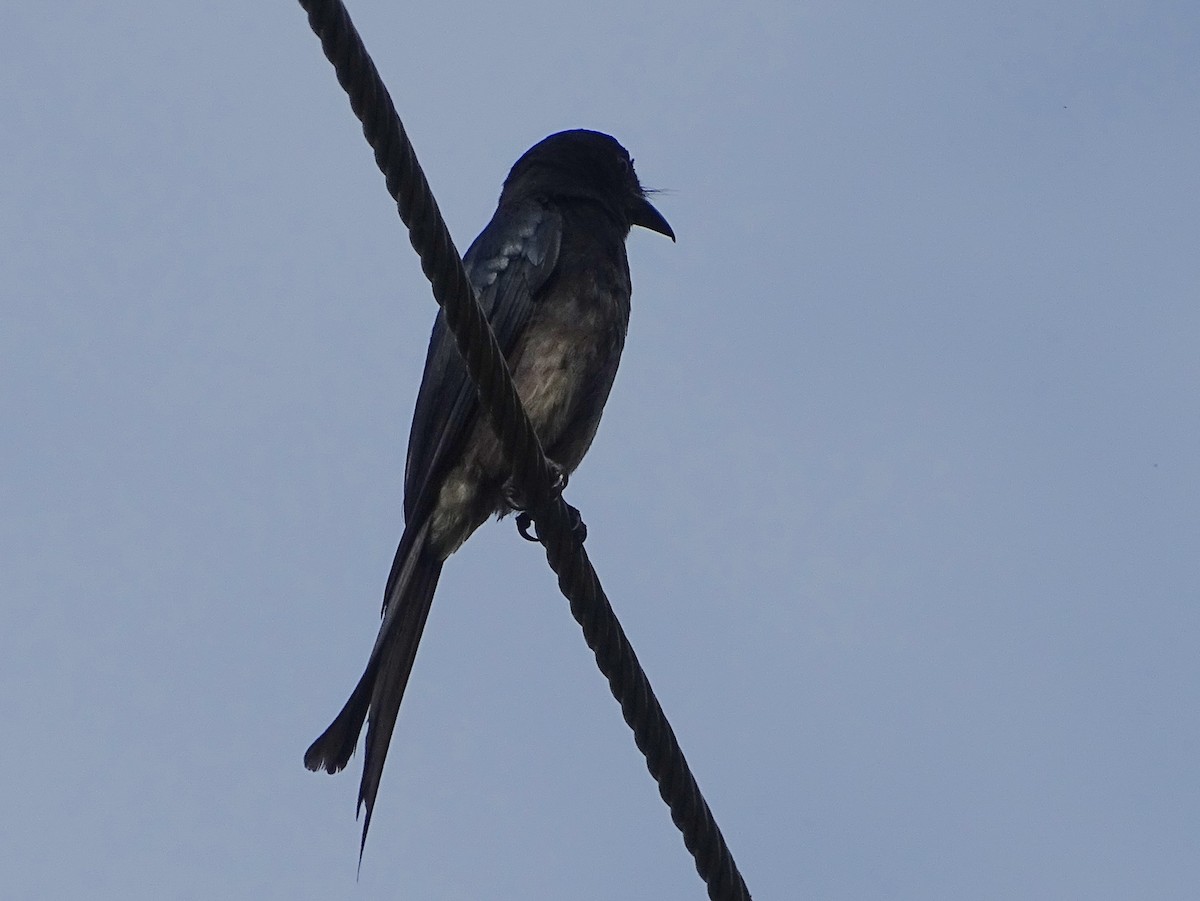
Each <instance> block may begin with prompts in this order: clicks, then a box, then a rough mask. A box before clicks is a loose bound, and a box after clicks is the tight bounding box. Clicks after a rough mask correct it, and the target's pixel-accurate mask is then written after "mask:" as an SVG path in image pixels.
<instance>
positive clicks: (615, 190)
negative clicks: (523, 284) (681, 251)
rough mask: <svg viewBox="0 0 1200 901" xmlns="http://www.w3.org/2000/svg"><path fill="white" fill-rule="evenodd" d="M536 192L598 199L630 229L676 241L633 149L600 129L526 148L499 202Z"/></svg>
mask: <svg viewBox="0 0 1200 901" xmlns="http://www.w3.org/2000/svg"><path fill="white" fill-rule="evenodd" d="M537 195H542V196H545V197H547V198H550V199H554V200H570V199H575V200H591V201H595V202H598V203H601V204H602V205H604V206H605V207H606V208H608V209H609V210H611V211H612V212H613V213H614V214H616V215H617V216H618V217H619V218H620V219H621V220H622V221H624V222H625V223H626V225H627V226H628V227H632V226H634V225H640V226H641V227H642V228H648V229H650V231H655V232H658V233H659V234H660V235H666V236H667V237H668V238H670V239H671V240H672V241H674V240H675V232H673V231H672V230H671V226H670V225H668V224H667V220H666V219H664V218H663V215H662V213H660V212H659V211H658V210H657V209H655V208H654V205H653V204H652V203H650V201H649V200H647V199H646V189H645V188H643V187H642V185H641V182H639V181H638V177H637V173H636V172H634V171H633V160H632V159H631V158H630V156H629V151H628V150H626V149H625V148H624V147H622V146H621V145H620V143H618V141H617V140H616V138H613V137H611V136H610V135H606V134H603V133H602V132H598V131H587V130H586V129H582V128H580V129H575V130H572V131H560V132H558V133H557V134H553V135H550V137H548V138H545V139H543V140H541V141H539V142H538V143H537V144H534V145H533V146H532V147H530V148H529V149H528V150H527V151H525V153H524V155H522V157H521V158H520V159H519V160H517V162H516V164H515V165H514V166H513V167H512V171H511V172H509V174H508V178H507V179H505V181H504V190H503V192H502V194H501V200H503V199H504V198H505V197H513V198H516V197H529V196H537Z"/></svg>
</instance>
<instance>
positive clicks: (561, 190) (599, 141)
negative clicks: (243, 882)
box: [304, 130, 675, 855]
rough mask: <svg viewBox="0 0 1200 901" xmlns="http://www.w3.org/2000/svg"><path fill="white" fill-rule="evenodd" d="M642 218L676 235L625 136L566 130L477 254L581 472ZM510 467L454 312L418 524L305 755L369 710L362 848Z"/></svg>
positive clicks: (539, 148) (416, 450)
mask: <svg viewBox="0 0 1200 901" xmlns="http://www.w3.org/2000/svg"><path fill="white" fill-rule="evenodd" d="M635 225H640V226H642V227H643V228H648V229H650V230H651V231H656V232H658V233H660V234H663V235H666V236H668V237H669V238H671V240H675V234H674V232H672V231H671V226H669V225H668V224H667V220H666V219H664V218H663V217H662V214H661V213H659V212H658V210H656V209H655V208H654V207H653V206H652V205H651V203H650V202H649V201H648V200H647V199H646V191H645V190H644V189H643V188H642V186H641V184H640V183H639V182H638V178H637V175H636V174H635V173H634V171H633V160H632V159H630V157H629V153H628V151H626V150H625V148H624V147H622V146H621V145H620V144H619V143H617V141H616V140H615V139H614V138H612V137H610V136H608V135H606V134H601V133H599V132H595V131H584V130H576V131H564V132H560V133H558V134H554V135H551V136H550V137H548V138H546V139H545V140H543V141H541V142H540V143H538V144H536V145H534V146H533V147H532V148H530V149H529V150H528V151H526V153H525V154H524V156H522V157H521V158H520V159H519V160H517V162H516V165H514V166H513V168H512V171H511V172H509V174H508V178H507V179H505V182H504V187H503V189H502V190H501V192H500V202H499V205H498V206H497V208H496V213H495V215H493V216H492V220H491V222H489V223H488V225H487V227H486V228H484V230H483V231H482V232H481V233H480V235H479V237H478V238H476V239H475V241H474V243H472V244H471V247H470V249H469V250H468V251H467V254H466V256H465V257H464V258H463V262H464V264H465V266H466V270H467V274H468V276H469V277H470V279H471V284H472V285H473V286H474V288H475V291H476V293H477V294H478V296H479V302H480V304H481V305H482V307H483V310H484V312H485V313H486V314H487V317H488V321H489V322H490V323H491V326H492V329H493V330H494V331H495V333H496V338H497V340H498V341H499V343H500V347H501V349H502V350H503V351H504V354H505V358H506V359H507V360H508V365H509V368H510V369H511V371H512V375H513V380H514V381H515V382H516V386H517V392H518V394H519V395H520V397H521V400H522V402H523V403H524V405H525V409H526V411H528V413H529V417H530V419H531V420H532V423H533V427H534V430H535V431H536V432H537V434H538V437H539V438H540V439H541V442H542V446H543V447H544V448H545V451H546V455H547V456H548V457H549V458H550V460H551V461H552V462H554V463H555V464H557V466H558V467H560V468H561V470H562V472H563V473H564V474H567V475H569V474H570V473H571V472H573V471H574V469H575V467H577V466H578V465H579V462H580V460H582V459H583V455H584V454H585V453H586V452H587V449H588V447H589V446H590V445H591V443H592V438H593V437H594V436H595V434H596V427H597V426H598V425H599V423H600V414H601V412H602V411H603V410H604V403H605V401H606V400H607V399H608V393H609V389H610V388H611V387H612V383H613V378H614V377H615V376H616V373H617V363H618V362H619V360H620V357H621V350H622V348H623V347H624V344H625V332H626V330H627V328H628V326H629V295H630V291H631V286H630V279H629V261H628V259H627V257H626V255H625V238H626V237H627V236H628V235H629V231H630V229H631V228H632V227H633V226H635ZM508 476H509V472H508V470H507V469H506V468H505V464H504V461H503V459H502V457H501V454H500V449H499V445H498V442H497V440H496V437H495V434H494V433H493V431H492V429H491V426H490V425H489V424H488V423H487V422H486V417H485V416H484V415H483V414H482V412H481V411H480V410H479V406H478V402H477V400H476V396H475V389H474V387H473V386H472V384H471V381H470V379H469V377H468V376H467V372H466V369H465V367H464V365H463V362H462V360H461V358H460V357H459V355H458V350H457V348H456V347H455V345H454V338H453V336H452V335H450V333H449V332H448V331H447V328H446V324H445V321H444V318H443V316H442V315H441V314H440V313H439V314H438V317H437V320H436V322H435V323H434V326H433V337H432V338H431V339H430V342H429V352H428V355H427V356H426V359H425V374H424V376H423V378H422V381H421V389H420V391H419V393H418V394H417V405H416V410H415V412H414V413H413V423H412V431H411V433H410V434H409V439H408V460H407V464H406V467H405V472H404V519H405V527H404V534H403V536H402V537H401V538H400V546H399V548H397V550H396V558H395V561H394V562H393V564H392V571H391V574H390V575H389V576H388V581H387V587H386V588H385V590H384V601H383V623H382V625H381V626H380V628H379V636H378V637H377V638H376V639H375V646H374V647H373V648H372V650H371V656H370V658H369V659H368V660H367V666H366V670H365V671H364V672H363V674H362V678H360V679H359V680H358V685H356V686H355V688H354V691H353V693H352V694H351V695H350V700H348V701H347V702H346V705H345V706H344V707H343V708H342V711H341V713H339V714H338V715H337V718H336V719H335V720H334V721H333V723H332V724H331V725H330V726H329V728H328V729H326V730H325V731H324V733H322V734H321V737H320V738H318V739H317V740H316V741H315V742H313V744H312V747H310V748H309V749H308V752H307V753H306V754H305V755H304V765H305V766H307V767H308V768H309V769H310V770H314V771H315V770H325V771H326V772H329V773H336V772H338V771H339V770H341V769H342V768H343V767H345V766H346V764H347V763H348V762H349V760H350V757H351V755H352V754H353V753H354V747H355V745H356V744H357V742H358V737H359V733H360V732H361V731H362V727H363V722H364V721H365V720H367V719H368V717H369V719H370V723H369V725H368V727H367V740H366V752H365V758H364V761H363V775H362V782H361V784H360V785H359V790H358V806H359V809H360V810H361V808H362V806H363V805H364V804H365V805H366V809H367V813H366V817H365V819H364V821H363V834H362V843H361V844H360V846H359V852H360V855H361V851H362V848H363V847H364V846H365V844H366V840H367V830H368V829H369V828H370V825H371V812H372V810H373V808H374V806H375V795H376V793H377V792H378V790H379V779H380V775H381V773H382V772H383V762H384V758H385V757H386V756H387V750H388V742H389V741H390V739H391V735H392V728H393V727H394V726H395V723H396V715H397V713H398V711H399V709H400V701H401V699H402V697H403V696H404V689H405V686H406V685H407V684H408V676H409V673H410V672H411V671H412V665H413V659H414V658H415V657H416V653H417V644H418V643H419V642H420V640H421V632H422V630H423V629H424V628H425V619H426V617H427V616H428V614H429V606H430V603H431V602H432V600H433V593H434V589H435V588H436V587H437V581H438V576H439V575H440V573H441V571H442V564H443V563H444V562H445V561H446V558H447V557H449V556H450V555H451V554H452V553H454V551H455V550H457V549H458V547H459V546H460V545H461V544H462V543H463V542H464V541H466V540H467V538H468V537H469V536H470V535H471V533H472V532H474V531H475V530H476V529H477V528H479V526H480V525H481V524H482V523H483V522H484V520H486V519H487V518H488V516H490V515H491V514H493V513H495V514H498V515H501V516H502V515H504V514H505V513H508V512H510V511H511V510H512V509H513V503H514V502H513V500H512V497H511V492H510V491H509V490H508V489H507V488H506V482H507V479H508Z"/></svg>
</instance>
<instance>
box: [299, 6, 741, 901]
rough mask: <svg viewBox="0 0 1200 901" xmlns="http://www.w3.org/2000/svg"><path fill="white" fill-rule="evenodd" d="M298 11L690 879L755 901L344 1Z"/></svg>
mask: <svg viewBox="0 0 1200 901" xmlns="http://www.w3.org/2000/svg"><path fill="white" fill-rule="evenodd" d="M300 5H301V6H303V7H304V9H305V11H306V12H307V13H308V21H309V25H310V26H311V27H312V30H313V31H314V32H315V33H316V35H317V37H319V38H320V40H321V46H322V48H323V49H324V51H325V55H326V57H328V59H329V61H330V62H331V63H332V64H333V67H334V70H335V71H336V72H337V78H338V82H339V83H340V84H341V86H342V88H343V89H344V90H345V91H346V94H347V95H348V96H349V98H350V106H351V108H352V109H353V110H354V114H355V115H356V116H358V118H359V120H360V121H361V122H362V126H363V134H364V135H365V136H366V138H367V142H368V143H369V144H370V145H371V147H372V149H373V150H374V151H375V162H376V164H377V165H378V166H379V169H380V171H381V172H383V174H384V178H385V179H386V182H387V188H388V193H389V194H391V196H392V197H393V198H394V199H395V201H396V206H397V208H398V210H399V212H400V218H401V220H403V222H404V224H405V225H406V226H407V227H408V230H409V240H410V241H411V242H412V246H413V249H414V250H416V251H417V254H418V255H419V256H420V258H421V269H422V270H423V271H424V272H425V276H426V277H427V278H428V279H429V282H430V284H431V285H432V287H433V296H434V298H435V299H436V300H437V302H438V304H439V305H440V306H441V307H442V309H443V311H444V313H445V317H446V324H447V325H448V326H449V327H450V330H451V332H453V334H454V339H455V342H456V344H457V346H458V350H459V353H460V354H461V355H462V357H463V360H464V362H465V363H466V366H467V371H468V372H469V373H470V375H471V379H472V381H473V382H474V383H475V387H476V390H477V391H478V393H479V401H480V405H481V406H482V407H483V409H484V410H485V411H486V412H487V416H488V418H489V421H490V422H491V424H492V427H493V429H494V430H495V432H496V435H497V437H498V438H499V440H500V445H501V447H502V448H503V450H504V454H505V456H506V458H507V459H508V461H509V464H510V466H511V467H512V469H513V474H514V477H515V482H516V485H517V487H518V489H519V490H520V491H521V492H522V493H523V496H524V497H527V498H530V499H531V500H532V503H531V508H530V512H531V514H532V516H533V519H534V521H535V523H536V527H537V535H538V539H539V540H540V541H541V542H542V544H543V545H544V547H545V549H546V559H547V560H548V561H549V563H550V566H551V568H552V569H553V570H554V572H555V573H556V574H557V576H558V584H559V588H560V590H561V591H562V593H563V595H564V596H565V597H566V598H567V599H568V600H569V601H570V604H571V614H572V615H573V616H574V617H575V619H576V621H577V622H578V623H579V625H580V627H581V628H582V630H583V634H584V639H585V640H586V641H587V644H588V647H589V648H591V649H592V652H593V653H594V654H595V656H596V663H597V665H598V666H599V668H600V671H601V672H602V673H603V674H604V676H605V678H607V679H608V684H609V688H610V689H611V690H612V693H613V697H615V698H616V699H617V701H618V702H619V703H620V705H621V712H622V714H623V715H624V717H625V722H626V723H628V724H629V726H630V728H631V729H632V730H633V734H634V740H635V742H636V743H637V746H638V748H639V749H640V750H641V752H642V754H643V755H644V756H645V758H646V767H647V769H649V771H650V774H651V776H653V777H654V780H655V781H656V782H657V783H658V791H659V794H660V795H661V796H662V798H663V800H664V801H665V802H666V803H667V806H668V807H669V808H670V809H671V819H672V820H673V821H674V823H675V825H676V827H678V829H679V831H680V832H681V833H682V834H683V841H684V845H685V846H686V847H687V849H688V851H690V852H691V854H692V856H693V858H694V859H695V862H696V870H697V872H698V873H699V874H700V877H701V878H702V879H703V880H704V882H705V884H706V885H707V886H708V896H709V898H710V899H712V901H749V899H750V892H749V890H748V889H747V888H746V884H745V882H744V881H743V879H742V876H741V873H739V872H738V869H737V865H736V864H735V863H734V861H733V855H732V854H731V853H730V851H729V848H728V846H727V845H726V843H725V839H724V837H723V836H722V835H721V830H720V829H719V828H718V826H717V824H716V821H715V820H714V819H713V816H712V812H711V811H710V810H709V808H708V804H707V803H706V802H705V800H704V796H703V795H701V793H700V788H699V786H698V785H697V784H696V780H695V777H693V776H692V773H691V770H690V769H689V768H688V765H687V761H686V760H685V759H684V756H683V751H682V750H681V749H680V747H679V742H678V741H677V740H676V738H675V733H674V731H673V730H672V729H671V725H670V723H668V722H667V718H666V715H665V714H664V713H663V710H662V707H661V706H660V705H659V703H658V700H657V698H655V696H654V691H653V689H651V687H650V682H649V680H648V679H647V678H646V674H645V673H644V672H643V671H642V667H641V664H640V663H638V659H637V656H636V655H635V654H634V652H633V648H632V646H631V645H630V644H629V639H628V638H626V636H625V632H624V630H623V629H622V628H621V624H620V623H619V622H618V621H617V618H616V614H614V613H613V610H612V607H611V605H610V604H609V602H608V598H607V597H606V596H605V594H604V589H603V588H602V587H601V585H600V579H599V577H598V576H597V575H596V571H595V570H594V569H593V568H592V564H591V561H590V560H589V559H588V556H587V552H586V551H585V550H584V548H583V545H582V544H581V543H580V540H579V538H578V537H577V532H576V530H575V528H574V527H575V525H576V521H575V520H574V518H573V516H572V512H571V510H570V508H569V507H568V506H567V504H566V502H565V501H564V500H563V499H562V497H561V496H560V495H559V494H558V490H557V485H556V481H557V480H556V477H555V475H554V473H553V470H552V469H551V467H550V464H549V462H548V461H547V460H546V456H545V453H544V452H543V450H542V446H541V443H540V442H539V441H538V437H537V435H536V434H535V433H534V430H533V426H532V425H531V424H530V422H529V417H528V416H526V414H525V410H524V408H523V407H522V406H521V402H520V399H519V398H518V396H517V392H516V388H515V387H514V386H513V382H512V377H511V375H510V373H509V371H508V365H507V363H506V362H505V360H504V355H503V354H502V353H501V352H500V347H499V345H498V344H497V343H496V337H495V335H493V334H492V330H491V328H490V327H489V326H488V323H487V319H486V318H485V317H484V314H483V311H482V310H481V309H480V307H479V303H478V300H477V299H476V297H475V292H474V291H473V290H472V288H471V284H470V282H469V281H468V279H467V275H466V272H465V271H464V270H463V264H462V259H461V258H460V257H459V255H458V251H457V250H456V249H455V247H454V241H453V240H452V239H451V237H450V233H449V231H448V230H447V228H446V224H445V221H444V220H443V219H442V215H441V213H440V211H439V210H438V207H437V203H436V202H435V201H434V199H433V192H432V191H431V190H430V188H429V183H428V182H427V181H426V180H425V174H424V173H423V172H422V171H421V167H420V164H419V163H418V162H417V158H416V154H415V153H414V151H413V148H412V145H411V143H410V142H409V140H408V135H407V134H406V133H405V131H404V125H403V123H401V121H400V117H399V116H398V115H397V113H396V108H395V106H393V104H392V99H391V96H390V95H389V94H388V91H387V88H386V87H384V85H383V81H382V79H380V77H379V73H378V72H377V71H376V69H375V64H374V63H373V62H372V61H371V58H370V56H369V55H368V54H367V50H366V47H364V46H363V43H362V39H361V38H360V37H359V35H358V32H357V30H356V29H355V28H354V24H353V23H352V22H351V21H350V14H349V13H348V12H347V11H346V8H345V6H343V5H342V3H341V2H340V0H300Z"/></svg>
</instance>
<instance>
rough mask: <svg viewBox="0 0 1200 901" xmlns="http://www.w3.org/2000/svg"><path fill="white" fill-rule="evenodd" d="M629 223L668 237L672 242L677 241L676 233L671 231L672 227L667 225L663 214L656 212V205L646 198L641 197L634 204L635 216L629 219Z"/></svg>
mask: <svg viewBox="0 0 1200 901" xmlns="http://www.w3.org/2000/svg"><path fill="white" fill-rule="evenodd" d="M629 221H630V222H632V223H633V224H634V225H640V226H641V227H642V228H648V229H650V231H652V232H658V233H659V234H660V235H666V236H667V237H668V238H670V239H671V240H672V241H674V240H675V232H673V231H671V226H670V225H668V224H667V220H666V219H664V218H663V214H662V213H660V212H659V211H658V210H656V209H655V208H654V204H652V203H651V202H650V201H649V200H647V199H646V198H645V197H639V198H638V199H637V201H636V202H635V203H634V206H633V214H632V215H631V216H630V217H629Z"/></svg>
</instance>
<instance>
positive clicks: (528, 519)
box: [517, 510, 538, 542]
mask: <svg viewBox="0 0 1200 901" xmlns="http://www.w3.org/2000/svg"><path fill="white" fill-rule="evenodd" d="M532 526H533V517H532V516H530V515H529V514H528V513H526V512H525V511H524V510H522V511H521V512H520V513H518V514H517V531H518V532H520V533H521V537H522V538H524V539H525V540H526V541H533V542H536V541H537V540H538V537H537V536H536V535H534V534H532V533H531V532H530V531H529V529H530V528H531V527H532Z"/></svg>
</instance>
